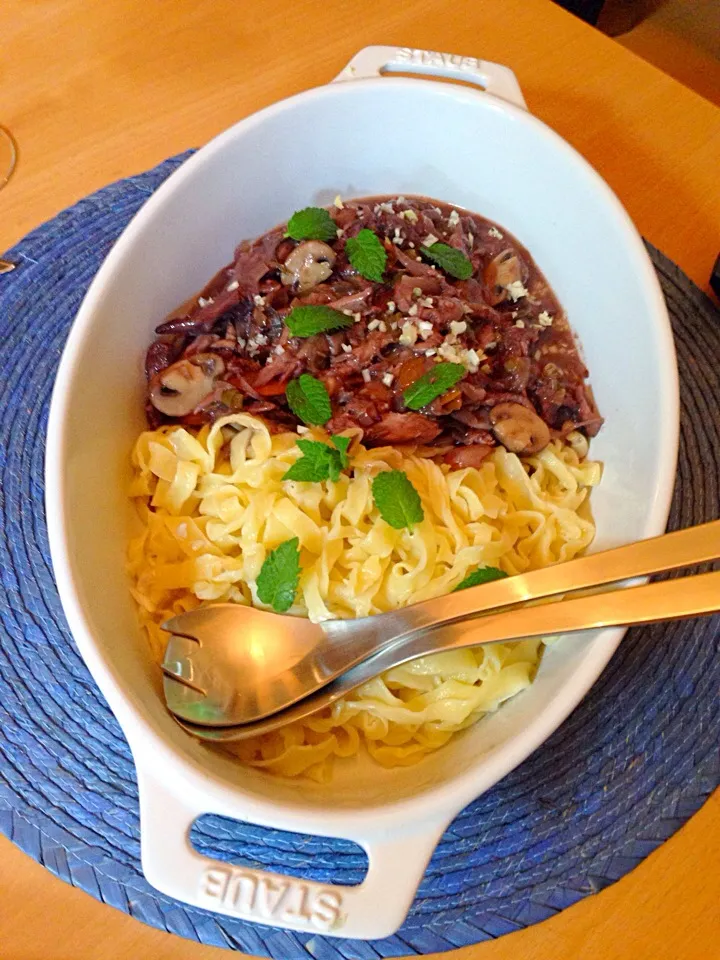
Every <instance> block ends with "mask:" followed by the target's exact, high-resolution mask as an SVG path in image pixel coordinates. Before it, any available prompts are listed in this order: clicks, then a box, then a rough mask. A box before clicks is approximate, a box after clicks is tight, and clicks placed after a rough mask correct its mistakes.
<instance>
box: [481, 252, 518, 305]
mask: <svg viewBox="0 0 720 960" xmlns="http://www.w3.org/2000/svg"><path fill="white" fill-rule="evenodd" d="M525 273H526V271H525V270H524V264H523V263H522V261H521V260H520V258H519V257H518V255H517V254H516V253H514V252H513V251H512V250H503V252H502V253H499V254H498V255H497V256H496V257H495V258H494V259H493V260H491V261H490V263H489V264H488V265H487V266H486V267H485V269H484V271H483V280H484V282H485V286H486V287H487V294H488V302H489V303H490V304H491V306H495V304H498V303H502V301H503V300H507V299H508V296H509V294H508V287H509V286H510V284H512V283H516V282H520V283H524V282H525V280H526V275H525Z"/></svg>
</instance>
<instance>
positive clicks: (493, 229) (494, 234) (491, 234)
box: [488, 227, 503, 240]
mask: <svg viewBox="0 0 720 960" xmlns="http://www.w3.org/2000/svg"><path fill="white" fill-rule="evenodd" d="M488 236H489V237H495V239H496V240H502V239H503V235H502V234H501V233H500V231H499V230H498V228H497V227H490V229H489V230H488Z"/></svg>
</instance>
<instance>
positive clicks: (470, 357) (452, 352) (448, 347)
mask: <svg viewBox="0 0 720 960" xmlns="http://www.w3.org/2000/svg"><path fill="white" fill-rule="evenodd" d="M438 354H439V355H440V356H441V357H442V358H443V360H447V361H448V362H449V363H461V364H462V365H463V366H464V367H465V368H466V369H467V370H469V371H470V373H475V371H476V370H477V368H478V367H479V366H480V355H479V354H478V353H477V351H475V350H464V349H463V348H462V347H458V346H456V345H455V344H452V343H448V342H447V340H446V341H445V342H444V343H441V344H440V348H439V350H438Z"/></svg>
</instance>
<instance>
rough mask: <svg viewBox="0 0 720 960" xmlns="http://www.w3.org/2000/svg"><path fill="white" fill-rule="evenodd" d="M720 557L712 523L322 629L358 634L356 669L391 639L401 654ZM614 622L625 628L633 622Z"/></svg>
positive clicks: (719, 525) (340, 635)
mask: <svg viewBox="0 0 720 960" xmlns="http://www.w3.org/2000/svg"><path fill="white" fill-rule="evenodd" d="M717 557H720V520H713V521H712V522H711V523H704V524H700V525H699V526H695V527H688V528H686V529H685V530H678V531H676V532H674V533H666V534H663V535H662V536H660V537H653V538H651V539H649V540H639V541H637V542H636V543H630V544H627V545H626V546H622V547H615V548H614V549H612V550H605V551H602V552H601V553H593V554H590V555H589V556H585V557H580V558H579V559H577V560H569V561H568V562H566V563H559V564H556V565H554V566H551V567H545V568H543V569H541V570H534V571H532V572H530V573H525V574H519V575H517V576H514V577H508V578H507V579H504V580H495V581H493V582H491V583H485V584H483V585H482V586H479V587H471V588H469V589H467V590H462V591H460V592H459V593H451V594H448V595H447V596H444V597H438V598H437V599H435V600H428V601H425V602H424V603H418V604H416V605H414V606H411V607H404V608H402V609H400V610H396V611H393V612H391V613H384V614H380V615H379V616H375V617H365V618H363V619H362V620H329V621H326V622H325V623H324V624H323V629H324V630H325V632H326V633H327V635H328V636H329V637H331V638H332V639H333V640H336V641H340V640H341V639H342V640H344V641H346V642H347V641H348V640H350V639H352V637H353V635H354V634H356V635H357V639H358V641H360V640H361V642H359V643H358V647H357V650H358V656H357V659H356V660H355V663H359V662H360V661H361V660H364V659H365V657H367V655H368V653H367V651H369V650H376V651H377V652H378V653H381V652H382V648H383V646H385V645H386V644H387V643H388V639H387V638H388V637H391V638H392V639H391V640H390V641H389V643H390V645H391V646H392V648H393V649H397V644H398V642H402V643H406V642H408V641H410V640H412V639H413V637H415V636H418V635H424V634H426V633H427V632H428V631H429V630H432V629H434V628H436V627H439V626H442V627H443V628H445V626H446V625H449V624H451V623H454V622H457V621H459V620H464V619H466V618H472V617H478V615H479V614H484V613H485V612H486V611H492V610H494V609H497V608H498V607H506V606H509V605H512V604H518V603H527V602H529V601H531V600H538V599H541V598H543V597H552V596H557V595H558V594H564V593H573V592H575V591H578V590H587V589H591V588H595V587H600V586H604V585H606V584H610V583H617V582H619V581H622V580H632V579H634V578H637V577H646V576H650V575H651V574H654V573H662V572H664V571H666V570H677V569H680V568H681V567H687V566H690V565H692V564H698V563H704V562H706V561H710V560H715V559H716V558H717ZM690 615H692V614H690ZM659 619H666V618H665V617H660V618H659ZM614 622H617V623H621V624H624V623H628V622H630V621H627V620H620V621H614ZM633 622H635V621H633ZM643 622H646V621H643Z"/></svg>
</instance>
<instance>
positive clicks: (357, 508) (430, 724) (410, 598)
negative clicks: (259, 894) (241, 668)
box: [129, 414, 601, 779]
mask: <svg viewBox="0 0 720 960" xmlns="http://www.w3.org/2000/svg"><path fill="white" fill-rule="evenodd" d="M349 433H350V434H351V433H352V431H349ZM358 433H359V431H358ZM306 436H307V438H308V439H316V440H323V439H324V440H327V437H326V435H325V433H324V432H323V431H322V430H321V429H317V428H312V429H309V430H307V431H306ZM296 440H297V435H296V434H294V433H275V434H273V433H271V432H270V431H269V429H268V427H267V426H266V425H265V423H264V422H262V421H261V420H259V419H257V418H254V417H252V416H249V415H247V414H234V415H231V416H227V417H224V418H222V419H220V420H218V421H216V422H215V423H214V424H213V425H212V426H210V425H206V426H203V427H202V428H201V429H199V430H197V429H195V430H193V429H186V428H184V427H179V426H174V425H173V426H164V427H160V428H159V429H157V430H150V431H146V432H144V433H142V434H141V436H140V437H139V439H138V441H137V443H136V445H135V449H134V451H133V456H132V463H133V481H132V487H131V491H130V492H131V496H132V497H133V498H134V500H135V503H136V505H137V509H138V514H139V518H140V532H139V533H138V535H137V536H135V537H134V538H133V539H132V542H131V544H130V549H129V570H130V575H131V578H132V592H133V596H134V598H135V600H136V602H137V604H138V607H139V610H140V617H141V622H142V626H143V628H144V630H145V632H146V634H147V637H148V640H149V643H150V648H151V652H152V656H153V658H154V659H155V660H156V661H157V662H160V661H161V659H162V656H163V653H164V648H165V645H166V642H167V634H166V633H165V632H164V631H163V630H162V629H161V626H160V625H161V624H162V623H163V622H164V621H165V620H166V619H168V618H169V617H171V616H173V615H176V614H178V613H181V612H183V611H186V610H190V609H193V608H194V607H196V606H198V605H199V604H201V603H203V602H205V601H232V602H237V603H242V604H254V605H256V606H260V607H262V606H263V604H262V603H261V602H260V600H259V598H258V596H257V588H256V581H257V577H258V575H259V573H260V570H261V567H262V565H263V562H264V560H265V558H266V556H267V555H268V553H269V552H270V551H271V550H273V549H274V548H276V547H277V546H278V544H280V543H282V542H283V541H285V540H287V539H288V538H291V537H295V536H297V537H298V538H299V541H300V549H301V555H300V556H301V560H300V562H301V568H302V572H301V576H300V583H299V588H298V591H297V595H296V599H295V603H294V605H293V607H292V608H291V609H290V611H289V613H290V614H292V615H296V616H308V617H310V618H311V619H312V620H313V621H316V622H317V621H321V620H324V619H328V618H334V617H359V616H366V615H369V614H377V613H382V612H385V611H388V610H392V609H395V608H398V607H402V606H405V605H408V604H412V603H418V602H420V601H423V600H428V599H430V598H432V597H437V596H440V595H442V594H446V593H449V592H451V591H452V590H453V589H454V588H455V587H457V586H458V584H460V582H461V581H462V580H463V579H464V578H465V577H466V575H467V574H468V573H469V572H471V571H473V570H475V569H477V568H478V566H486V565H489V566H495V567H499V568H501V569H502V570H504V571H505V572H506V573H508V574H510V575H512V574H516V573H521V572H524V571H527V570H532V569H535V568H539V567H544V566H547V565H549V564H553V563H557V562H560V561H564V560H570V559H572V558H573V557H575V556H577V555H578V554H580V553H582V552H583V551H584V550H585V549H586V548H587V546H588V545H589V544H590V542H591V541H592V538H593V535H594V525H593V522H592V518H591V516H590V512H589V508H588V502H587V498H588V493H589V489H590V488H591V487H592V486H594V485H595V484H597V483H598V482H599V479H600V473H601V469H600V465H599V464H598V463H594V462H591V461H587V460H586V459H585V455H586V453H587V440H586V439H585V438H584V437H583V436H582V435H581V434H579V433H573V434H571V435H570V436H569V438H568V440H567V442H565V443H562V442H561V441H554V442H552V443H551V444H550V445H549V446H547V447H546V448H545V449H544V450H543V451H542V452H541V453H539V454H537V455H535V456H532V457H528V458H525V459H523V460H521V459H520V458H519V457H518V456H516V455H515V454H513V453H509V452H508V451H507V450H505V449H504V448H503V447H497V448H495V450H494V451H493V452H492V454H491V455H490V456H488V457H487V459H486V460H485V461H484V463H483V464H482V465H481V466H480V467H468V468H465V469H460V470H452V469H451V468H450V467H449V466H447V465H446V464H438V463H436V462H434V461H433V460H431V459H429V458H426V457H421V456H414V455H411V454H407V453H405V452H404V451H402V450H401V449H399V448H397V447H395V448H392V447H380V448H375V449H365V448H364V447H363V446H362V445H361V444H360V442H359V437H358V436H357V435H356V436H353V438H352V444H351V447H350V453H351V466H350V469H349V470H348V471H347V472H343V473H341V474H340V477H339V479H338V480H337V482H333V481H332V480H325V481H322V482H319V483H305V482H299V481H293V480H283V479H282V478H283V475H284V474H285V473H286V472H287V470H288V468H289V467H290V466H291V465H292V464H293V463H294V462H295V460H296V459H297V457H298V456H299V450H298V447H297V445H296ZM389 469H401V470H403V471H404V472H405V473H406V475H407V477H408V479H409V480H410V481H411V483H412V484H413V486H414V487H415V489H416V490H417V491H418V493H419V495H420V498H421V501H422V506H423V511H424V518H423V520H422V521H421V522H420V523H418V524H416V525H414V526H413V528H412V529H402V530H397V529H394V528H393V527H391V526H389V525H388V524H387V523H386V522H385V521H384V520H383V519H382V518H381V516H380V514H379V512H378V510H377V507H376V506H375V505H374V503H373V498H372V495H371V483H372V479H373V478H374V477H375V476H377V474H378V473H379V472H380V471H383V470H389ZM542 646H543V643H542V641H540V640H523V641H517V642H514V643H497V644H491V645H485V646H483V647H480V648H478V649H473V650H460V651H452V652H448V653H441V654H435V655H433V656H427V657H422V658H420V659H417V660H414V661H412V662H410V663H407V664H404V665H402V666H399V667H396V668H395V669H392V670H390V671H389V672H387V673H385V674H384V675H383V676H380V677H377V678H375V679H373V680H371V681H370V682H368V683H366V684H364V685H363V686H362V687H360V688H358V689H357V690H355V691H353V692H352V693H350V694H348V695H347V696H346V697H345V698H344V699H343V700H341V701H339V702H336V703H335V704H333V705H332V707H330V708H328V709H327V710H326V711H325V712H324V713H320V714H316V715H315V716H313V717H310V718H308V719H307V720H305V721H303V722H301V723H294V724H290V725H287V726H286V727H284V728H282V729H280V730H279V731H277V732H274V733H271V734H266V735H263V736H262V737H257V738H255V739H252V740H247V741H239V742H237V743H236V744H234V745H233V748H232V749H233V752H235V753H236V754H237V755H238V756H239V758H240V759H241V760H242V761H243V762H244V763H247V764H250V765H253V766H256V767H261V768H265V769H266V770H269V771H271V772H273V773H276V774H280V775H284V776H291V777H293V776H305V777H310V778H313V779H325V778H327V776H328V775H329V772H330V769H331V765H332V762H333V760H334V758H340V757H349V756H353V755H355V754H356V753H357V752H358V751H359V750H360V749H361V747H363V746H364V747H365V748H366V749H367V750H368V751H369V753H370V755H371V756H372V757H373V758H374V759H375V760H376V761H378V762H379V763H381V764H383V765H385V766H395V765H401V764H408V763H412V762H414V761H416V760H418V759H420V758H421V757H422V756H423V755H425V754H426V753H428V752H429V751H431V750H434V749H436V748H437V747H440V746H442V745H443V744H444V743H446V742H447V741H448V740H449V738H450V737H451V736H452V735H453V734H454V733H456V732H457V731H459V730H462V729H464V728H465V727H467V726H469V725H470V724H472V723H474V722H475V721H476V720H478V719H479V718H480V717H481V716H482V715H483V714H485V713H487V712H489V711H493V710H495V709H497V707H498V706H499V704H501V703H502V702H503V701H504V700H507V699H508V698H509V697H512V696H514V695H515V694H516V693H518V692H519V691H521V690H523V689H524V688H526V687H527V686H528V685H529V684H530V683H531V682H532V679H533V677H534V674H535V671H536V670H537V667H538V663H539V660H540V656H541V651H542Z"/></svg>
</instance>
